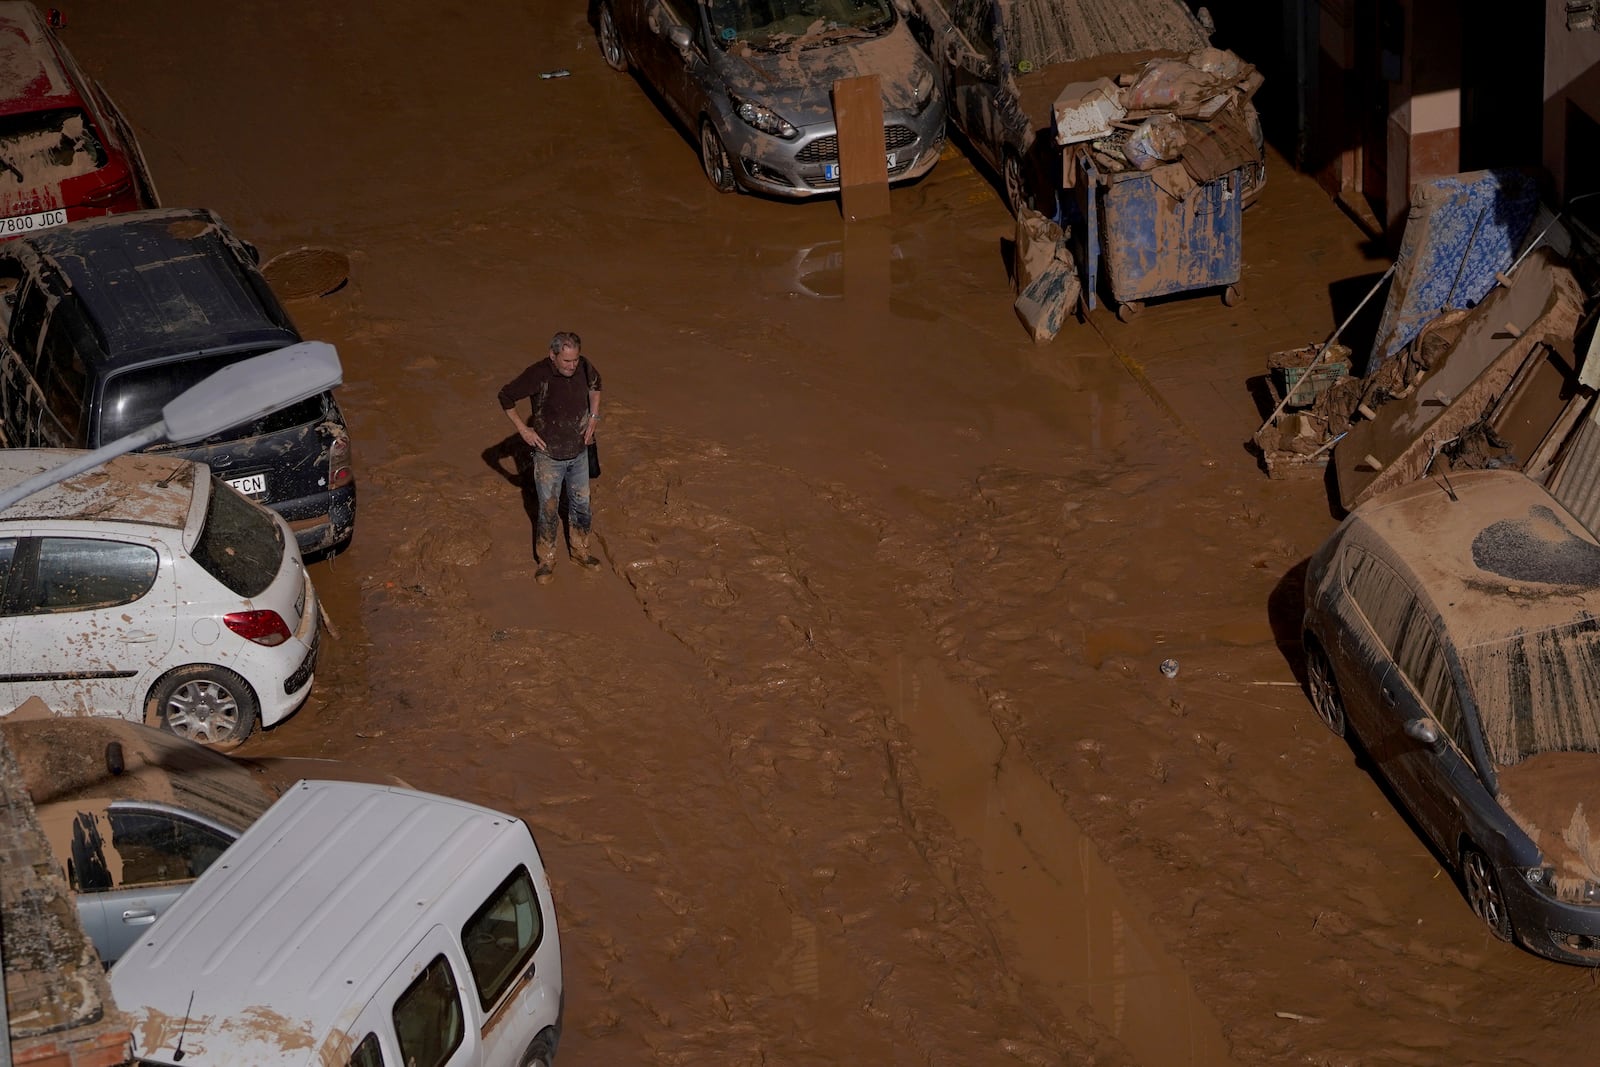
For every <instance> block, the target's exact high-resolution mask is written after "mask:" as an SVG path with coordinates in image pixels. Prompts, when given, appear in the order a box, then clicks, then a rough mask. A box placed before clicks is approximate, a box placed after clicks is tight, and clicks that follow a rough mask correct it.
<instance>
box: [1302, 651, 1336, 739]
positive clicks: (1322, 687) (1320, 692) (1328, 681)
mask: <svg viewBox="0 0 1600 1067" xmlns="http://www.w3.org/2000/svg"><path fill="white" fill-rule="evenodd" d="M1305 645H1306V689H1307V691H1308V694H1309V695H1310V697H1311V706H1312V707H1313V708H1315V709H1316V711H1317V718H1319V719H1321V720H1322V725H1324V726H1326V727H1327V728H1328V729H1330V730H1332V731H1333V733H1334V736H1336V737H1343V736H1344V731H1345V717H1344V699H1343V698H1342V697H1341V696H1340V695H1339V683H1338V681H1337V680H1336V679H1335V678H1334V676H1333V664H1331V663H1329V662H1328V654H1327V653H1326V652H1324V651H1322V646H1321V645H1319V644H1317V642H1316V641H1315V639H1313V638H1311V637H1307V638H1306V642H1305Z"/></svg>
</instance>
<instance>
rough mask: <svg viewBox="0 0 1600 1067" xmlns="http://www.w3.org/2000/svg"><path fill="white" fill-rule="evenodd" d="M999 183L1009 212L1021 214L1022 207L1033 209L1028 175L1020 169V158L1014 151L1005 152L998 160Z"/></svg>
mask: <svg viewBox="0 0 1600 1067" xmlns="http://www.w3.org/2000/svg"><path fill="white" fill-rule="evenodd" d="M1000 184H1001V185H1002V186H1004V188H1005V194H1006V207H1008V208H1010V209H1011V214H1013V215H1020V214H1022V209H1023V208H1029V209H1033V208H1034V207H1035V204H1034V198H1033V195H1032V193H1031V192H1030V191H1029V189H1028V175H1027V172H1026V171H1024V170H1023V169H1022V160H1021V159H1020V158H1018V157H1017V155H1016V153H1014V152H1007V153H1006V154H1005V157H1004V158H1003V159H1001V161H1000Z"/></svg>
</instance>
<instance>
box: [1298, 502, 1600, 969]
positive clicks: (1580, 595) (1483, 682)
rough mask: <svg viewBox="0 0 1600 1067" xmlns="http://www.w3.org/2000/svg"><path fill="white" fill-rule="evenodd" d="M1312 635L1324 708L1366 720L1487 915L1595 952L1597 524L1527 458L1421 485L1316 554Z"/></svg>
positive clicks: (1363, 728) (1571, 950) (1465, 888)
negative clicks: (1526, 469) (1532, 474)
mask: <svg viewBox="0 0 1600 1067" xmlns="http://www.w3.org/2000/svg"><path fill="white" fill-rule="evenodd" d="M1303 641H1304V645H1305V653H1306V673H1307V678H1308V684H1309V689H1310V693H1311V699H1312V702H1313V704H1314V706H1315V707H1316V711H1317V714H1318V716H1319V717H1321V719H1322V721H1323V722H1324V723H1326V724H1327V725H1328V727H1329V728H1330V729H1332V730H1333V731H1334V733H1336V734H1340V735H1345V734H1346V732H1347V731H1348V732H1349V733H1351V734H1353V735H1354V737H1353V740H1354V741H1355V742H1356V743H1357V745H1358V747H1359V749H1360V750H1362V751H1364V752H1365V754H1366V756H1367V757H1368V758H1369V760H1370V762H1371V764H1372V766H1373V767H1374V768H1375V769H1376V770H1377V771H1378V772H1379V773H1380V774H1381V775H1382V776H1383V777H1384V779H1385V780H1387V782H1388V784H1389V786H1390V787H1391V791H1392V794H1393V795H1394V797H1395V798H1396V799H1397V800H1398V802H1399V803H1400V804H1401V805H1402V806H1403V807H1404V809H1405V811H1406V814H1407V815H1409V816H1410V818H1411V820H1412V822H1413V823H1414V824H1415V826H1416V827H1417V829H1418V830H1419V831H1420V832H1421V833H1422V834H1423V835H1424V836H1425V838H1426V839H1427V841H1428V843H1429V844H1430V845H1431V846H1432V847H1433V848H1434V850H1435V852H1436V854H1437V855H1438V856H1439V857H1440V858H1441V859H1442V860H1443V861H1444V862H1445V863H1446V864H1448V865H1449V866H1450V867H1451V868H1452V869H1454V871H1455V872H1456V874H1457V875H1458V877H1459V880H1460V884H1461V889H1462V892H1463V893H1464V894H1465V896H1466V898H1467V902H1468V903H1469V904H1470V905H1471V906H1472V910H1473V911H1474V912H1476V913H1477V915H1478V917H1479V918H1480V919H1482V920H1483V922H1484V923H1485V924H1486V925H1487V926H1488V928H1489V930H1490V932H1491V933H1493V934H1494V936H1495V937H1498V938H1501V939H1502V940H1507V941H1509V940H1512V939H1513V938H1514V939H1515V940H1517V941H1518V942H1520V943H1521V944H1523V945H1524V946H1526V947H1527V948H1528V949H1530V950H1532V951H1533V952H1536V953H1539V954H1540V955H1543V956H1549V957H1551V958H1554V959H1559V960H1564V961H1566V962H1570V963H1582V964H1588V965H1591V966H1593V965H1600V870H1597V869H1596V867H1597V865H1600V847H1597V845H1600V543H1596V541H1595V538H1594V535H1593V534H1591V533H1590V532H1589V531H1588V530H1587V529H1585V528H1584V526H1583V525H1582V524H1581V523H1579V522H1578V521H1577V520H1576V519H1575V518H1573V516H1572V515H1571V514H1570V513H1569V512H1568V511H1567V509H1566V508H1565V507H1563V506H1562V505H1561V504H1560V503H1559V502H1558V501H1557V500H1556V499H1555V498H1554V497H1552V496H1551V495H1550V494H1549V493H1548V492H1546V490H1545V489H1544V488H1543V487H1541V486H1539V485H1537V484H1536V483H1534V482H1532V481H1530V480H1529V479H1528V478H1526V477H1525V476H1524V475H1522V474H1521V473H1520V472H1517V471H1510V470H1485V471H1469V472H1463V473H1455V474H1451V475H1450V476H1449V479H1448V481H1445V480H1443V479H1440V480H1437V481H1435V480H1424V481H1421V482H1417V483H1414V484H1413V485H1410V486H1407V487H1406V488H1403V489H1399V490H1396V491H1395V492H1393V493H1389V494H1386V495H1384V496H1381V497H1377V498H1375V499H1373V500H1371V501H1369V502H1368V503H1366V504H1364V505H1362V506H1361V507H1360V508H1357V509H1356V510H1355V512H1353V513H1352V514H1351V515H1350V516H1349V517H1348V518H1347V519H1346V520H1345V521H1344V523H1343V524H1342V525H1340V527H1339V528H1338V529H1337V530H1336V531H1335V532H1334V533H1333V535H1332V536H1331V537H1330V538H1329V539H1328V541H1327V542H1326V543H1325V544H1323V546H1322V547H1321V548H1320V549H1318V551H1317V553H1316V554H1315V555H1314V556H1313V557H1312V559H1311V563H1310V566H1309V569H1308V571H1307V576H1306V613H1305V628H1304V636H1303ZM1585 812H1594V813H1595V815H1594V816H1589V815H1586V814H1585ZM1591 819H1593V820H1594V821H1593V822H1591Z"/></svg>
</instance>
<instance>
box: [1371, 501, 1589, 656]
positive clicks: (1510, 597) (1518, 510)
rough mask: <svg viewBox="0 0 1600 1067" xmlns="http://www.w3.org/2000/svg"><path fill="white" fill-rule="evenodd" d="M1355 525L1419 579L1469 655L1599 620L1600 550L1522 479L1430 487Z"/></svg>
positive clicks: (1377, 505)
mask: <svg viewBox="0 0 1600 1067" xmlns="http://www.w3.org/2000/svg"><path fill="white" fill-rule="evenodd" d="M1350 523H1351V532H1355V531H1358V530H1360V531H1364V532H1363V533H1361V534H1359V535H1358V536H1357V537H1356V538H1354V540H1355V541H1356V543H1358V544H1359V545H1360V547H1362V548H1364V549H1366V550H1367V551H1369V552H1371V553H1373V554H1374V555H1377V556H1379V557H1380V558H1382V559H1384V561H1385V562H1386V563H1388V564H1389V565H1390V566H1391V567H1393V568H1394V569H1395V570H1397V571H1400V572H1401V573H1408V574H1410V575H1411V576H1412V578H1413V581H1414V584H1415V586H1416V588H1417V591H1418V593H1419V594H1420V595H1421V596H1423V597H1425V598H1426V599H1427V600H1428V601H1430V602H1431V604H1432V606H1433V608H1434V610H1435V611H1436V612H1437V613H1438V615H1439V617H1440V619H1441V620H1442V621H1443V622H1444V624H1445V626H1446V627H1447V628H1448V629H1449V630H1450V632H1451V634H1452V635H1453V638H1454V641H1455V643H1456V644H1457V645H1458V646H1460V647H1466V646H1470V645H1476V644H1483V643H1485V642H1492V641H1498V640H1501V639H1504V638H1506V637H1509V636H1511V635H1514V634H1518V633H1535V632H1538V631H1541V630H1547V629H1550V628H1552V627H1557V626H1563V625H1569V624H1573V623H1579V622H1583V621H1585V620H1587V619H1590V618H1592V617H1593V616H1594V615H1596V614H1600V543H1597V542H1596V540H1595V537H1594V535H1593V534H1592V533H1590V532H1589V531H1588V530H1587V529H1586V528H1585V527H1584V525H1583V524H1582V523H1580V522H1579V521H1578V520H1577V519H1575V518H1574V517H1573V516H1572V514H1571V513H1570V512H1569V511H1567V509H1566V508H1565V507H1564V506H1563V505H1562V504H1561V503H1560V502H1559V501H1557V500H1556V499H1555V498H1554V497H1552V496H1551V495H1550V494H1549V492H1547V491H1546V490H1545V489H1544V487H1543V486H1540V485H1539V484H1537V483H1536V482H1533V481H1532V480H1530V479H1529V478H1527V477H1526V476H1524V475H1523V474H1522V473H1521V472H1520V471H1511V470H1482V471H1465V472H1458V473H1454V474H1451V475H1450V476H1449V478H1448V481H1447V480H1445V479H1444V478H1425V479H1422V480H1421V481H1418V482H1414V483H1412V484H1411V485H1408V486H1406V487H1404V488H1402V489H1397V490H1395V491H1394V492H1392V493H1388V494H1385V495H1383V496H1381V497H1378V498H1375V499H1374V500H1372V501H1370V502H1368V503H1367V504H1364V505H1362V506H1361V507H1359V508H1357V509H1356V511H1355V512H1354V513H1353V514H1352V515H1351V518H1350Z"/></svg>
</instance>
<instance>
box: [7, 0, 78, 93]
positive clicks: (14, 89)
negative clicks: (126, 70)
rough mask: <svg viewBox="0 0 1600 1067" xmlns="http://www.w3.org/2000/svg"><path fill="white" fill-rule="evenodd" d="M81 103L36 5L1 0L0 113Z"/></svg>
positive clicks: (17, 0) (12, 0)
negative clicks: (2, 1) (2, 0)
mask: <svg viewBox="0 0 1600 1067" xmlns="http://www.w3.org/2000/svg"><path fill="white" fill-rule="evenodd" d="M83 106H84V100H83V98H82V97H81V96H79V94H78V90H77V87H76V86H74V85H73V83H72V78H71V76H70V75H69V74H68V73H67V69H66V65H65V64H63V63H62V61H61V56H60V55H59V54H58V53H57V52H56V46H55V42H54V41H53V40H52V35H51V33H50V30H49V28H48V27H47V26H46V25H45V22H44V19H43V18H42V17H40V15H39V9H38V8H36V7H34V6H33V4H31V3H24V2H19V0H8V2H6V3H0V115H24V114H28V113H29V112H33V111H46V110H49V109H51V108H58V107H83Z"/></svg>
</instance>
